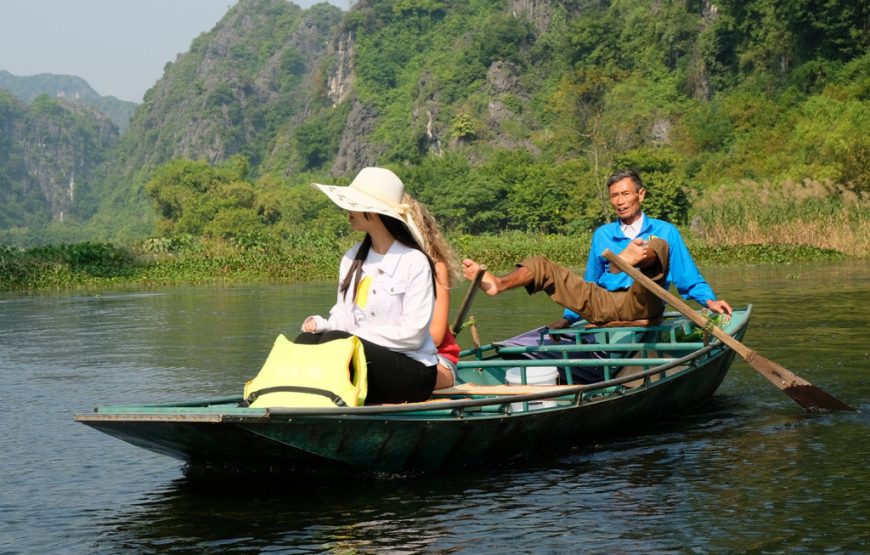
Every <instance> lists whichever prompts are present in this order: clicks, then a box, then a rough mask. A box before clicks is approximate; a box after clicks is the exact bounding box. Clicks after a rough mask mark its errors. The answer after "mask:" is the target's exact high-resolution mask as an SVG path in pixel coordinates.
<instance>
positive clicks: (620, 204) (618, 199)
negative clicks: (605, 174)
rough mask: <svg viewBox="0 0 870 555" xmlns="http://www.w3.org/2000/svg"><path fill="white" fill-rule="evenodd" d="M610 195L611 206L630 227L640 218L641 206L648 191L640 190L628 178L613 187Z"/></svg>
mask: <svg viewBox="0 0 870 555" xmlns="http://www.w3.org/2000/svg"><path fill="white" fill-rule="evenodd" d="M609 193H610V204H611V205H613V209H614V210H616V215H617V216H618V217H619V219H620V220H622V223H624V224H628V225H630V224H633V223H634V222H636V221H637V220H638V218H640V213H641V209H640V204H641V203H642V202H643V197H644V196H646V189H643V188H641V189H638V188H637V185H635V184H634V182H633V181H632V180H631V178H629V177H626V178H623V179H620V180H619V181H617V182H616V183H614V184H613V185H611V186H610V189H609Z"/></svg>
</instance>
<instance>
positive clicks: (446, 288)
mask: <svg viewBox="0 0 870 555" xmlns="http://www.w3.org/2000/svg"><path fill="white" fill-rule="evenodd" d="M403 202H404V203H405V204H407V205H408V206H409V207H410V209H411V216H412V217H413V218H414V222H415V223H416V224H417V227H419V228H420V231H421V232H422V235H423V239H424V243H425V245H424V248H425V250H426V254H428V255H429V258H431V259H432V261H433V262H434V263H435V310H434V311H433V312H432V324H431V325H430V326H429V333H430V334H431V335H432V341H433V342H434V343H435V346H436V347H437V348H438V377H437V380H436V381H435V389H442V388H445V387H451V386H452V385H453V384H454V383H456V363H457V362H459V350H460V349H459V345H458V344H457V343H456V338H454V337H453V333H452V332H451V331H450V326H449V325H448V316H449V312H450V289H451V287H453V284H454V283H455V281H456V275H457V272H458V267H459V266H458V263H457V261H456V255H455V254H454V252H453V249H452V248H450V245H449V244H448V243H447V241H446V240H445V239H444V235H443V234H442V233H441V227H440V226H439V225H438V222H437V221H436V220H435V217H434V216H432V214H431V213H430V212H429V210H428V209H427V208H426V207H425V206H424V205H423V204H421V203H419V202H417V201H416V200H414V198H413V197H411V195H409V194H407V193H406V194H405V196H404V198H403Z"/></svg>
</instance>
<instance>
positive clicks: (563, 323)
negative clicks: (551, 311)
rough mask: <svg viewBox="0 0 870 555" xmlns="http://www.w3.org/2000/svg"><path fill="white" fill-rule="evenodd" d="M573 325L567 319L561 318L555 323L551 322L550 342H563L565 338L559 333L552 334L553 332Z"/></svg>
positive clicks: (549, 325)
mask: <svg viewBox="0 0 870 555" xmlns="http://www.w3.org/2000/svg"><path fill="white" fill-rule="evenodd" d="M570 325H571V322H569V321H568V319H567V318H559V319H558V320H556V321H555V322H551V323H549V324H547V327H548V328H550V340H551V341H553V342H555V343H558V342H559V341H562V339H564V337H563V336H562V335H560V334H558V333H552V331H553V330H562V329H565V328H567V327H568V326H570Z"/></svg>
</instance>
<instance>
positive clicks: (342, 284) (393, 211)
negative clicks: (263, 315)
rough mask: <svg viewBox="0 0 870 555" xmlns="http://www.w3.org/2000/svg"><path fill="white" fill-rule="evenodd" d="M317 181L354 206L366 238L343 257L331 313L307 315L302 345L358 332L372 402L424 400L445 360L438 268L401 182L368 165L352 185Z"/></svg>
mask: <svg viewBox="0 0 870 555" xmlns="http://www.w3.org/2000/svg"><path fill="white" fill-rule="evenodd" d="M315 186H316V187H318V188H319V189H320V190H321V191H323V192H324V193H325V194H326V195H327V196H328V197H329V198H330V199H331V200H332V201H333V202H334V203H335V204H337V205H338V206H340V207H341V208H344V209H345V210H348V217H349V220H350V225H351V227H352V228H353V229H354V230H355V231H362V232H364V233H365V234H366V235H365V238H364V239H363V240H362V242H361V243H358V244H356V245H354V246H353V247H352V248H351V249H350V250H348V251H347V253H345V255H344V257H343V258H342V260H341V265H340V268H339V288H338V298H337V301H336V303H335V306H333V307H332V309H331V310H330V311H329V317H328V318H323V317H321V316H309V317H308V318H306V319H305V321H304V322H303V324H302V331H303V333H302V334H301V335H299V337H297V338H296V343H324V342H327V341H331V340H334V339H338V338H343V337H349V336H350V335H355V336H357V337H359V339H360V340H361V341H362V344H363V349H364V351H365V356H366V361H367V362H368V395H367V397H366V403H367V404H376V403H403V402H414V401H425V400H426V399H428V398H429V395H430V394H431V393H432V390H433V389H434V388H435V382H436V373H437V370H436V365H437V362H438V359H437V356H436V349H435V344H434V343H433V342H432V337H431V335H430V334H429V324H430V321H431V319H432V311H433V306H434V303H435V281H434V267H433V263H432V260H431V259H430V258H429V256H428V255H427V254H426V253H425V252H424V251H423V250H422V248H421V246H422V245H423V244H424V239H423V235H422V234H421V232H420V229H419V228H418V226H417V224H416V223H415V222H414V220H413V218H412V217H411V215H410V214H409V210H408V206H407V205H405V204H403V203H402V198H403V194H404V185H403V184H402V181H401V180H400V179H399V178H398V177H397V176H396V175H395V174H394V173H393V172H391V171H390V170H387V169H385V168H364V169H363V170H362V171H360V172H359V174H357V176H356V177H355V178H354V180H353V182H352V183H351V184H350V186H348V187H337V186H332V185H320V184H316V183H315Z"/></svg>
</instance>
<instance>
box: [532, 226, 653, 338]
mask: <svg viewBox="0 0 870 555" xmlns="http://www.w3.org/2000/svg"><path fill="white" fill-rule="evenodd" d="M649 246H650V248H652V249H653V250H654V251H655V253H656V255H657V257H658V261H657V262H655V263H653V264H651V265H650V266H648V267H647V268H644V269H642V270H641V271H642V272H643V273H644V275H646V276H647V277H649V278H650V279H652V280H653V281H655V282H656V283H658V284H659V285H661V286H662V287H664V282H665V278H666V277H667V275H668V255H669V253H670V249H669V247H668V243H667V242H666V241H665V240H664V239H660V238H658V237H654V238H652V239H651V240H650V244H649ZM517 266H522V267H524V268H526V269H527V270H529V271H530V272H531V273H532V282H531V283H530V284H528V285H526V291H528V293H529V295H532V294H534V293H537V292H538V291H544V292H545V293H547V295H549V296H550V298H551V299H553V302H555V303H558V304H560V305H562V306H564V307H565V308H570V309H571V310H573V311H574V312H576V313H577V314H579V315H580V316H582V317H583V318H585V319H586V320H587V321H588V322H589V323H591V324H606V323H607V322H614V321H630V320H641V319H654V318H658V317H659V316H661V315H662V313H663V312H664V310H665V305H664V303H663V302H662V301H661V299H659V298H658V297H656V296H655V295H653V294H652V293H650V292H649V291H647V289H646V288H645V287H644V286H643V285H641V284H639V283H637V282H634V283H632V284H631V287H629V288H628V289H627V290H625V291H608V290H607V289H605V288H603V287H600V286H598V285H597V284H595V283H591V282H588V281H584V280H583V279H582V278H581V277H580V276H578V275H577V274H575V273H574V272H572V271H571V270H569V269H568V268H565V267H564V266H560V265H558V264H556V263H555V262H553V261H552V260H550V259H549V258H547V257H544V256H535V257H532V258H528V259H526V260H523V261H522V262H520V263H519V264H517Z"/></svg>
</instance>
